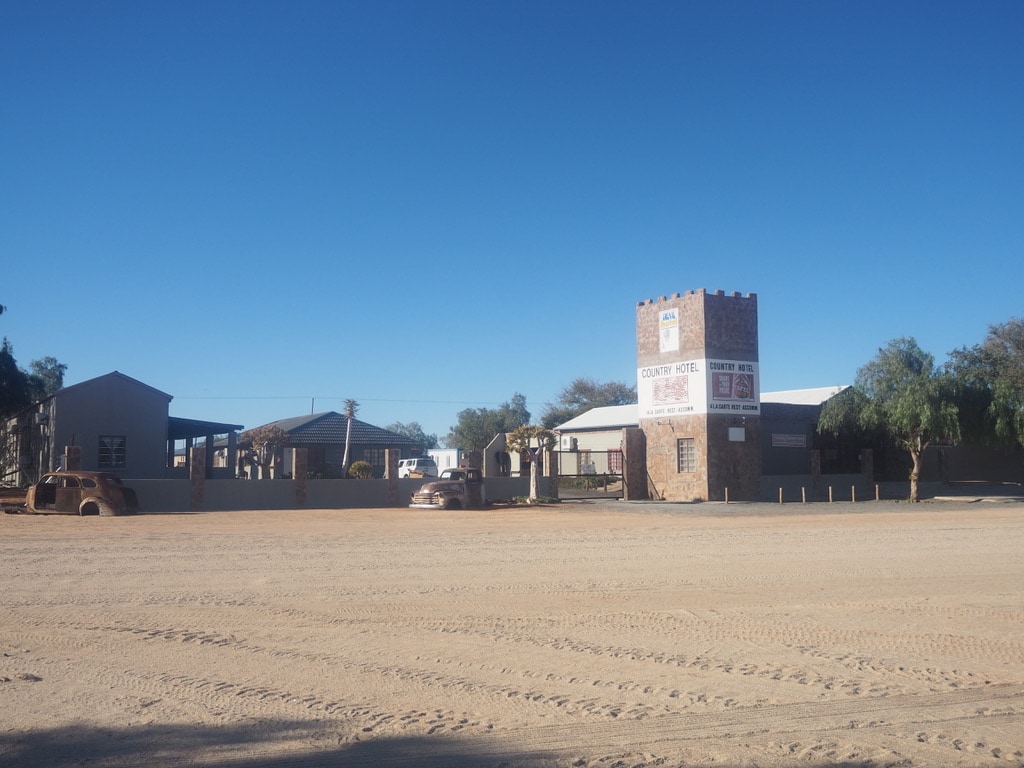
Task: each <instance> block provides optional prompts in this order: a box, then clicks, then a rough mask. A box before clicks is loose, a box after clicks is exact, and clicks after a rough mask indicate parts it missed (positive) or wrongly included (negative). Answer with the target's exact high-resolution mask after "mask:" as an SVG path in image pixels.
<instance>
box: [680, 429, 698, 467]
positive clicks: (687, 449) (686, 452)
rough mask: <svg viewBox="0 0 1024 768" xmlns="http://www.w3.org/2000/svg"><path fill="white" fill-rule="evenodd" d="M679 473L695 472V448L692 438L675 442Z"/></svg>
mask: <svg viewBox="0 0 1024 768" xmlns="http://www.w3.org/2000/svg"><path fill="white" fill-rule="evenodd" d="M676 451H677V454H678V459H679V471H680V472H696V471H697V446H696V441H695V440H694V439H693V438H692V437H681V438H679V439H678V440H677V441H676Z"/></svg>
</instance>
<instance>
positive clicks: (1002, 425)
mask: <svg viewBox="0 0 1024 768" xmlns="http://www.w3.org/2000/svg"><path fill="white" fill-rule="evenodd" d="M948 368H949V370H950V373H951V374H952V375H953V377H954V378H955V380H956V382H957V384H958V385H959V390H958V391H959V395H960V399H961V402H962V406H961V411H962V414H961V428H962V430H963V431H964V433H965V434H966V435H968V436H970V437H972V438H974V439H979V440H982V441H985V440H992V441H994V442H997V443H1001V444H1004V445H1014V444H1016V445H1024V319H1021V318H1013V319H1012V320H1010V321H1008V322H1006V323H1002V324H1001V325H992V326H989V329H988V335H987V336H986V337H985V339H984V341H982V342H981V344H978V345H976V346H974V347H971V348H970V349H967V348H961V349H958V350H955V351H954V352H951V353H950V362H949V365H948Z"/></svg>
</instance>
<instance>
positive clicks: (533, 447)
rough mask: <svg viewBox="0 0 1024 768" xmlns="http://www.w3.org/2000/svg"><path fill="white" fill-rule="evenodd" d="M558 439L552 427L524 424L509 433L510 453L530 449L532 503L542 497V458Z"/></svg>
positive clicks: (507, 446)
mask: <svg viewBox="0 0 1024 768" xmlns="http://www.w3.org/2000/svg"><path fill="white" fill-rule="evenodd" d="M557 441H558V435H556V434H555V433H554V432H552V431H551V430H550V429H545V428H544V427H539V426H534V425H531V424H524V425H523V426H521V427H517V428H516V429H514V430H512V431H511V432H509V433H508V436H507V438H506V442H505V447H506V449H507V450H508V452H509V453H520V452H522V451H528V452H529V454H530V503H531V504H532V503H536V502H537V500H538V499H540V465H541V462H540V458H541V456H542V455H543V453H544V451H549V450H551V449H552V448H553V447H554V446H555V443H556V442H557Z"/></svg>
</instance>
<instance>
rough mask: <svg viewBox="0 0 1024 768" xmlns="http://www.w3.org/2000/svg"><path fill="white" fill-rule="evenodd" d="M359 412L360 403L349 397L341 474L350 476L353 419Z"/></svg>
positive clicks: (346, 409) (346, 402)
mask: <svg viewBox="0 0 1024 768" xmlns="http://www.w3.org/2000/svg"><path fill="white" fill-rule="evenodd" d="M358 412H359V403H357V402H356V401H355V400H352V399H351V398H349V399H348V400H346V401H345V418H346V419H348V424H347V425H346V426H345V456H344V457H343V458H342V460H341V476H342V477H348V449H349V446H350V445H351V443H352V419H354V418H355V417H356V414H357V413H358Z"/></svg>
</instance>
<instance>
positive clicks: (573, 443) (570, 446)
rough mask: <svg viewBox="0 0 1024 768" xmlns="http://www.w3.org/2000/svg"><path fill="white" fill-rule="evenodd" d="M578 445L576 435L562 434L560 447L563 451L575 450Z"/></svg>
mask: <svg viewBox="0 0 1024 768" xmlns="http://www.w3.org/2000/svg"><path fill="white" fill-rule="evenodd" d="M577 445H578V441H577V440H576V438H575V437H570V436H569V435H562V439H561V442H560V447H561V449H562V450H563V451H575V450H576V448H577Z"/></svg>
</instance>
